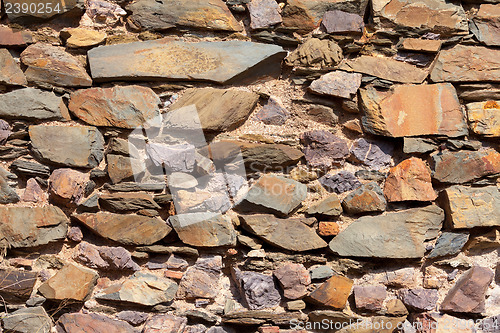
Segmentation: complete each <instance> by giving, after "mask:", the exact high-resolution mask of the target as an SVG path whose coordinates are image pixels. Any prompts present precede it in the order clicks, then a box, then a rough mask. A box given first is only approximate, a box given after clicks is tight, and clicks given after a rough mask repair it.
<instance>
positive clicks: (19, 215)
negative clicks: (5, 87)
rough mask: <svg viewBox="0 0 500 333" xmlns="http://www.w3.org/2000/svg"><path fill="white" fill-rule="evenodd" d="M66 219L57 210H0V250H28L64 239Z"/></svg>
mask: <svg viewBox="0 0 500 333" xmlns="http://www.w3.org/2000/svg"><path fill="white" fill-rule="evenodd" d="M68 224H69V219H68V217H67V216H66V215H65V214H64V213H63V211H62V210H61V209H59V208H58V207H54V206H45V207H5V206H2V207H0V239H1V241H0V246H1V247H4V248H5V247H14V248H17V247H32V246H38V245H45V244H48V243H50V242H54V241H58V240H62V239H64V237H66V231H67V230H68Z"/></svg>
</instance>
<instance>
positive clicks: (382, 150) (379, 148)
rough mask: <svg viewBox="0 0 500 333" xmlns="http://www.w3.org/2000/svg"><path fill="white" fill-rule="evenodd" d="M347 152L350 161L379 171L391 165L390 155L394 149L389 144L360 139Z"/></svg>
mask: <svg viewBox="0 0 500 333" xmlns="http://www.w3.org/2000/svg"><path fill="white" fill-rule="evenodd" d="M349 150H350V153H351V156H350V157H349V159H350V160H352V161H354V162H358V163H362V164H364V165H366V166H368V167H370V168H373V169H375V170H379V169H382V168H385V167H388V166H390V165H391V159H392V157H391V154H392V153H393V150H394V148H393V146H392V145H391V144H390V143H386V142H374V141H367V140H366V139H364V138H361V139H357V140H356V141H354V142H353V144H352V145H351V147H350V148H349Z"/></svg>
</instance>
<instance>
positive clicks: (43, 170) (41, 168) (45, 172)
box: [10, 160, 50, 178]
mask: <svg viewBox="0 0 500 333" xmlns="http://www.w3.org/2000/svg"><path fill="white" fill-rule="evenodd" d="M10 168H11V169H12V171H14V172H15V173H17V174H19V175H21V176H23V177H27V178H28V177H40V178H49V176H50V168H49V167H48V166H46V165H43V164H40V163H38V162H35V161H27V160H15V161H14V162H12V164H11V165H10Z"/></svg>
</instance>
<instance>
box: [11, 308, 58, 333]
mask: <svg viewBox="0 0 500 333" xmlns="http://www.w3.org/2000/svg"><path fill="white" fill-rule="evenodd" d="M2 323H3V328H4V329H5V330H6V331H7V332H15V333H28V332H37V333H50V329H51V327H52V320H51V319H50V317H49V316H48V315H47V312H45V309H44V308H43V307H41V306H37V307H32V308H25V309H19V310H17V311H14V312H12V313H10V314H8V315H6V316H5V317H3V318H2Z"/></svg>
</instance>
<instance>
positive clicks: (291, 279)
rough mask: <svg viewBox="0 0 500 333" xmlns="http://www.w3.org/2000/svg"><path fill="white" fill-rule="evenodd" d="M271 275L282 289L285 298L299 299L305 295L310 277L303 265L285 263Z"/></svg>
mask: <svg viewBox="0 0 500 333" xmlns="http://www.w3.org/2000/svg"><path fill="white" fill-rule="evenodd" d="M273 274H274V276H275V277H276V278H277V279H278V281H279V283H280V285H281V287H282V288H283V291H284V296H285V297H286V298H288V299H299V298H302V297H304V296H305V295H306V294H307V286H309V285H310V284H311V277H310V275H309V271H308V270H307V269H306V268H305V267H304V265H302V264H292V263H287V264H284V265H283V266H281V267H279V268H278V269H276V270H274V272H273Z"/></svg>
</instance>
